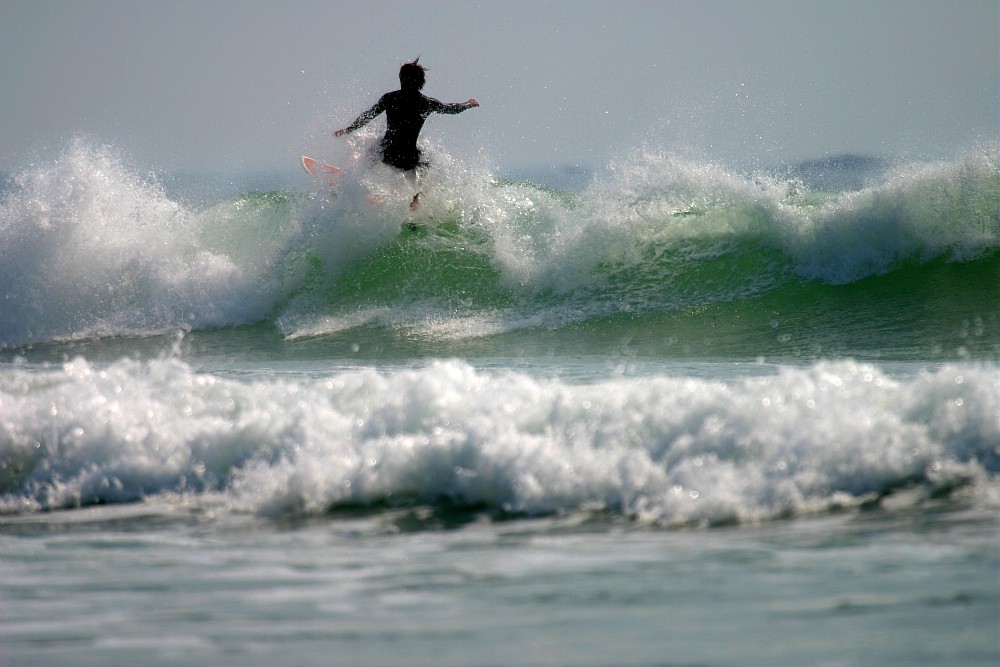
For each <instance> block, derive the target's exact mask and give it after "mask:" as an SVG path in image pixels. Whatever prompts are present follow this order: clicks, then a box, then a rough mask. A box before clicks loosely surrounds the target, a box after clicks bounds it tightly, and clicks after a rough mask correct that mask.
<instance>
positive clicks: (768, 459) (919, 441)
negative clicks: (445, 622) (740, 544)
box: [0, 359, 1000, 525]
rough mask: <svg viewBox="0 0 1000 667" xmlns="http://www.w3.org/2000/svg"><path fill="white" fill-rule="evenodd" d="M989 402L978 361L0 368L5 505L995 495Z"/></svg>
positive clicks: (812, 501)
mask: <svg viewBox="0 0 1000 667" xmlns="http://www.w3.org/2000/svg"><path fill="white" fill-rule="evenodd" d="M997 411H998V404H997V378H996V372H995V369H992V368H982V367H977V366H970V365H963V366H951V367H946V368H942V369H940V370H938V371H936V372H933V373H926V374H924V375H921V376H916V377H913V378H910V379H906V380H896V379H892V378H890V377H888V376H886V375H885V374H884V373H882V372H881V371H880V370H879V369H878V368H876V367H871V366H865V365H859V364H855V363H852V362H837V363H828V362H822V363H817V364H815V365H813V366H811V367H808V368H785V369H782V370H781V371H780V372H779V373H778V374H777V375H775V376H772V377H766V378H747V379H737V380H731V381H726V382H721V381H709V380H702V379H690V378H672V377H663V376H661V377H651V378H636V379H621V380H613V381H604V382H599V383H596V384H589V385H580V384H568V383H565V382H561V381H557V380H543V379H537V378H531V377H528V376H525V375H519V374H516V373H501V374H495V373H487V372H480V371H477V370H475V369H474V368H472V367H471V366H469V365H467V364H465V363H462V362H457V361H453V362H440V363H435V364H433V365H431V366H429V367H427V368H423V369H412V370H405V371H395V372H386V373H379V372H376V371H374V370H359V371H350V372H342V373H335V374H332V375H330V376H329V377H325V378H298V379H296V378H280V379H274V378H260V379H256V380H236V379H227V378H223V377H214V376H210V375H204V374H199V373H196V372H194V371H193V370H192V369H191V368H189V367H188V366H186V365H185V364H184V363H182V362H180V361H177V360H170V359H168V360H160V361H151V362H145V363H140V362H136V361H126V360H123V361H119V362H116V363H114V364H112V365H110V366H108V367H106V368H97V367H94V366H93V365H91V364H89V363H87V362H86V361H85V360H83V359H77V360H74V361H72V362H70V363H68V364H66V365H65V366H63V367H62V368H61V369H56V370H53V371H49V372H39V371H37V370H34V371H29V370H23V371H21V370H11V371H9V372H6V373H5V374H4V375H3V376H2V377H0V511H3V512H13V511H33V510H38V509H45V508H54V507H66V506H74V505H77V504H87V503H93V502H129V501H134V500H139V499H142V498H146V497H150V496H154V495H158V494H160V495H162V494H168V495H176V494H182V495H183V494H188V495H190V494H194V497H199V496H204V497H206V498H207V497H209V494H211V495H212V497H217V496H218V494H222V496H223V497H224V498H225V499H226V500H225V502H226V504H228V505H229V506H231V507H232V508H234V509H236V510H238V511H246V512H253V513H261V514H281V513H293V514H303V513H304V514H317V513H323V512H325V511H327V510H328V509H329V508H330V507H331V506H335V505H337V504H343V503H347V504H355V505H362V506H364V505H367V504H376V503H388V504H390V505H391V504H394V503H400V502H401V503H407V504H409V503H414V502H418V503H428V504H431V505H434V504H437V503H439V502H441V501H442V500H445V501H447V502H451V503H457V504H460V505H461V504H470V505H481V506H486V507H487V508H492V510H493V511H498V512H502V511H509V512H525V513H529V514H544V513H550V512H575V511H581V510H588V511H592V510H594V509H603V510H604V511H608V512H611V513H615V514H622V515H625V516H629V517H633V518H635V519H637V520H643V521H652V522H659V523H663V524H669V525H673V524H699V523H709V524H711V523H726V522H730V521H741V522H742V521H756V520H762V519H767V518H773V517H778V516H785V515H789V514H792V515H794V514H801V513H808V512H816V511H827V510H829V509H830V508H832V507H836V506H844V507H852V506H856V505H858V504H860V503H862V502H865V501H866V500H871V499H873V498H875V497H877V496H879V494H882V493H886V492H889V491H891V490H893V489H896V488H900V487H906V486H909V485H913V486H914V487H915V488H918V489H922V490H923V492H922V493H920V494H918V495H919V497H920V498H921V499H925V498H927V497H928V495H929V494H932V493H934V492H935V491H941V490H943V491H949V490H952V489H958V490H959V493H965V494H969V495H970V496H971V497H973V500H972V501H970V502H975V503H987V504H989V503H992V502H995V493H992V491H991V488H992V486H991V485H992V484H993V483H994V482H995V479H996V475H997V472H998V468H1000V466H998V453H997V442H998V437H1000V434H998V425H997V420H996V415H997ZM977 494H978V495H977ZM914 502H916V500H914Z"/></svg>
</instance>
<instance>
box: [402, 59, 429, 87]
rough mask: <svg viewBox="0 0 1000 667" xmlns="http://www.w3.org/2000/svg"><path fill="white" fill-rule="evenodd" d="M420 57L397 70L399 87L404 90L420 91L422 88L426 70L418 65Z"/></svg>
mask: <svg viewBox="0 0 1000 667" xmlns="http://www.w3.org/2000/svg"><path fill="white" fill-rule="evenodd" d="M419 61H420V56H417V58H416V59H415V60H413V61H412V62H408V63H403V66H402V67H400V68H399V87H400V88H402V89H404V90H420V89H421V88H423V87H424V72H425V71H427V70H426V68H425V67H424V66H423V65H421V64H420V62H419Z"/></svg>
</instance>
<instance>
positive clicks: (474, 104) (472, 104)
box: [465, 99, 479, 107]
mask: <svg viewBox="0 0 1000 667" xmlns="http://www.w3.org/2000/svg"><path fill="white" fill-rule="evenodd" d="M465 105H466V106H467V107H478V106H479V102H477V101H476V100H475V99H470V100H469V101H468V102H466V103H465Z"/></svg>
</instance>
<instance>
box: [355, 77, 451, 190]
mask: <svg viewBox="0 0 1000 667" xmlns="http://www.w3.org/2000/svg"><path fill="white" fill-rule="evenodd" d="M469 108H471V107H470V106H469V105H468V104H466V103H465V102H459V103H456V104H445V103H444V102H439V101H438V100H436V99H434V98H433V97H427V96H426V95H424V94H423V93H421V92H420V91H419V90H394V91H392V92H391V93H386V94H385V95H383V96H382V98H381V99H380V100H379V101H378V102H377V103H376V104H375V106H373V107H372V108H371V109H369V110H368V111H366V112H364V113H363V114H361V115H360V116H358V119H357V120H355V121H354V122H353V123H351V125H350V126H349V127H348V128H347V131H348V132H353V131H354V130H357V129H359V128H361V127H364V126H365V125H367V124H368V123H369V122H370V121H371V120H372V119H374V118H375V117H376V116H378V115H379V114H380V113H382V112H383V111H384V112H385V118H386V128H385V136H384V137H382V144H381V147H382V162H385V163H386V164H388V165H392V166H393V167H396V168H397V169H403V170H408V169H416V168H417V167H423V166H426V164H427V163H426V162H424V161H422V160H421V159H420V149H418V148H417V137H418V136H419V135H420V129H421V128H422V127H423V126H424V121H425V120H427V117H428V116H429V115H431V114H432V113H449V114H456V113H462V112H463V111H465V110H466V109H469Z"/></svg>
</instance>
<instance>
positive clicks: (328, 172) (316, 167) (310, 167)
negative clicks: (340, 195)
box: [302, 155, 344, 188]
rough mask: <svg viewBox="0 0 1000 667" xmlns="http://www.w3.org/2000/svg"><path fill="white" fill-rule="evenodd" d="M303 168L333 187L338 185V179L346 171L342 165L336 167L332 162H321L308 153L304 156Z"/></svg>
mask: <svg viewBox="0 0 1000 667" xmlns="http://www.w3.org/2000/svg"><path fill="white" fill-rule="evenodd" d="M302 168H303V169H305V170H306V171H308V172H309V173H310V174H312V175H313V176H315V177H316V178H318V179H320V180H321V181H323V182H325V183H326V184H327V185H329V186H330V187H331V188H333V187H336V186H337V179H338V178H339V177H340V175H341V174H343V173H344V170H343V169H341V168H340V167H334V166H333V165H332V164H327V163H326V162H320V161H319V160H316V159H313V158H311V157H308V156H306V155H303V156H302Z"/></svg>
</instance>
